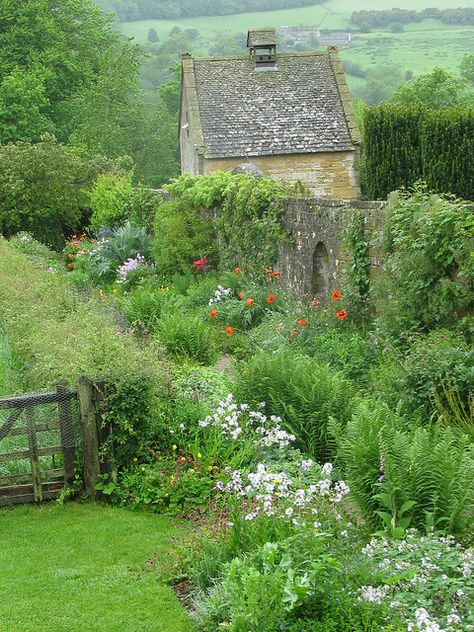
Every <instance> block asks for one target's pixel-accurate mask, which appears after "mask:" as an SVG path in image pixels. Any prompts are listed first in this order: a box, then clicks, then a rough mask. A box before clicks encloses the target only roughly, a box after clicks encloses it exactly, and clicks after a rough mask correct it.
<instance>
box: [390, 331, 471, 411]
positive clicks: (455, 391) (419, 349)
mask: <svg viewBox="0 0 474 632" xmlns="http://www.w3.org/2000/svg"><path fill="white" fill-rule="evenodd" d="M403 368H404V376H403V380H402V383H401V385H400V386H401V389H402V390H401V392H402V393H403V401H404V404H405V405H406V406H407V408H408V409H412V410H414V409H416V408H418V407H420V406H422V407H423V408H424V409H425V411H426V414H427V415H430V414H431V413H432V412H433V411H434V410H435V409H436V408H437V407H438V408H439V407H441V408H446V406H447V404H448V402H447V398H449V397H450V398H455V399H456V400H457V401H458V402H459V404H460V405H461V407H463V408H466V409H467V408H468V406H469V403H470V401H471V400H472V398H473V397H474V349H473V348H472V346H471V345H469V344H468V343H467V342H466V340H465V338H464V337H463V336H462V335H461V334H456V333H454V332H450V331H448V330H444V329H437V330H435V331H432V332H430V333H429V334H428V335H427V336H424V337H422V338H420V339H419V340H417V341H416V342H415V343H414V344H413V345H412V347H411V348H410V350H409V351H408V353H407V355H406V357H405V360H404V361H403Z"/></svg>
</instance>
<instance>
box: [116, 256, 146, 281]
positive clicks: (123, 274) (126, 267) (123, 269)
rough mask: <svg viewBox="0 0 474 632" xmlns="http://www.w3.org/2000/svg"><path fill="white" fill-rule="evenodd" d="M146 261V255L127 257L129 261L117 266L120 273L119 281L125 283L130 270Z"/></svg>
mask: <svg viewBox="0 0 474 632" xmlns="http://www.w3.org/2000/svg"><path fill="white" fill-rule="evenodd" d="M144 263H145V257H142V256H141V255H140V254H138V255H137V256H136V257H135V258H133V259H127V261H125V262H124V263H122V265H121V266H119V267H118V268H117V273H118V275H119V278H118V279H117V283H125V282H126V281H127V277H128V275H129V274H130V272H133V271H134V270H136V269H137V268H139V267H140V266H141V265H143V264H144Z"/></svg>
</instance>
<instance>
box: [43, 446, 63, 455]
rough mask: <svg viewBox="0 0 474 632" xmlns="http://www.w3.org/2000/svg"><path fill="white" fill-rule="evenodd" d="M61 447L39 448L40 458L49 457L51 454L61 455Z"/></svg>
mask: <svg viewBox="0 0 474 632" xmlns="http://www.w3.org/2000/svg"><path fill="white" fill-rule="evenodd" d="M61 451H62V450H61V446H60V445H52V446H50V447H48V448H38V456H49V455H50V454H61Z"/></svg>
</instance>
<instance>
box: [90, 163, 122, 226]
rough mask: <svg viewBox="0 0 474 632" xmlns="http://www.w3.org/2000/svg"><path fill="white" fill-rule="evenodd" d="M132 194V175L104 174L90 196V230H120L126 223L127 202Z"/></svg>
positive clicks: (98, 179)
mask: <svg viewBox="0 0 474 632" xmlns="http://www.w3.org/2000/svg"><path fill="white" fill-rule="evenodd" d="M131 192H132V174H131V173H130V174H127V175H118V174H103V175H100V176H99V177H98V178H97V181H96V183H95V185H94V188H93V189H92V191H91V194H90V200H91V210H92V216H91V220H90V228H91V229H92V230H93V231H97V230H99V228H118V227H119V226H120V225H121V224H123V223H124V221H125V217H126V214H125V209H124V205H125V201H126V200H127V198H128V197H129V196H130V194H131Z"/></svg>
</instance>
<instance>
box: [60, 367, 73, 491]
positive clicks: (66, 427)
mask: <svg viewBox="0 0 474 632" xmlns="http://www.w3.org/2000/svg"><path fill="white" fill-rule="evenodd" d="M56 392H57V393H58V395H63V396H64V399H61V400H59V402H58V411H59V433H60V435H61V448H62V452H63V467H64V484H65V485H66V486H69V485H72V484H73V482H74V473H75V472H74V456H75V448H74V428H73V425H72V406H71V399H70V397H67V396H68V395H69V388H68V382H67V380H61V381H60V382H58V383H57V385H56Z"/></svg>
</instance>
